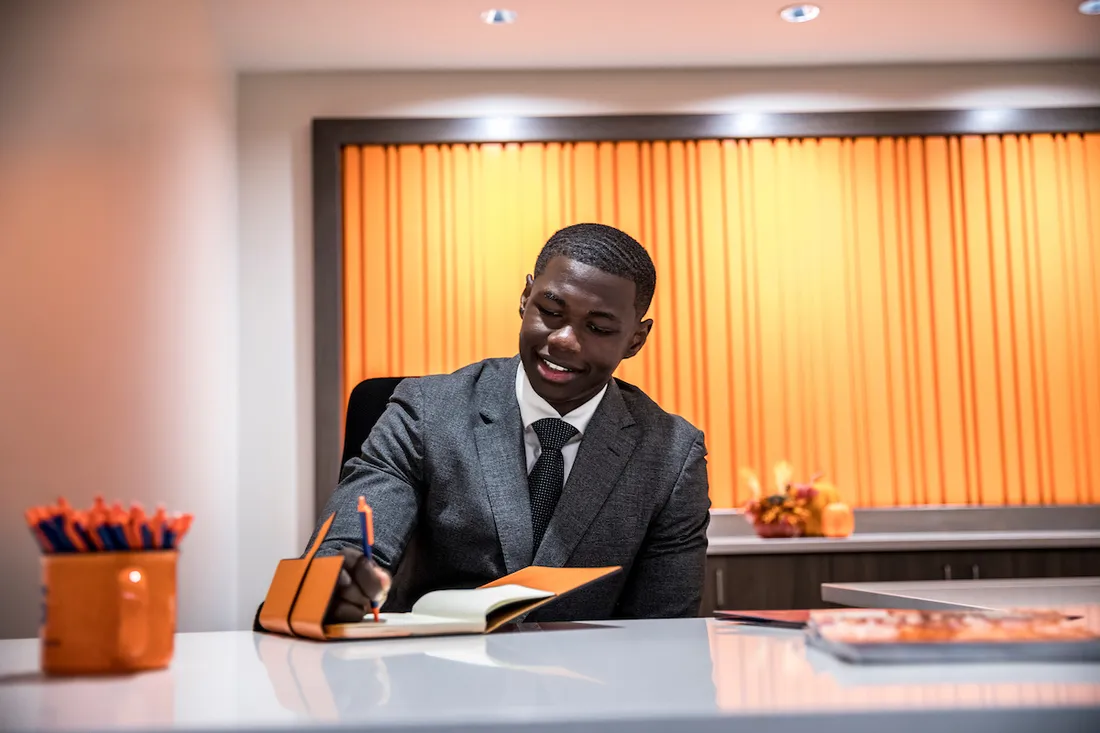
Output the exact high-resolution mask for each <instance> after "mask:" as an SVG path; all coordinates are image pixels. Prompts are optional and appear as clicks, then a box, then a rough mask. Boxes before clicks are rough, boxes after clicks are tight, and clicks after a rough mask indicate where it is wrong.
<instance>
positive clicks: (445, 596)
mask: <svg viewBox="0 0 1100 733" xmlns="http://www.w3.org/2000/svg"><path fill="white" fill-rule="evenodd" d="M553 596H554V594H553V593H551V592H550V591H545V590H535V589H534V588H527V587H525V586H522V585H498V586H495V587H492V588H469V589H465V590H437V591H432V592H431V593H428V594H426V595H425V596H423V597H422V598H421V599H420V600H419V601H417V602H416V603H415V604H413V607H412V612H413V614H414V615H421V614H424V615H427V616H442V617H445V618H453V619H462V620H465V621H470V622H475V621H476V622H477V623H479V624H481V628H482V629H483V630H484V628H485V620H486V617H488V616H489V614H491V613H492V612H493V611H495V610H497V609H498V608H502V607H504V606H507V605H509V604H512V603H517V602H519V601H534V600H537V599H540V598H552V597H553Z"/></svg>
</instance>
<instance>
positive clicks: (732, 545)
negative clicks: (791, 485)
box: [707, 525, 1100, 555]
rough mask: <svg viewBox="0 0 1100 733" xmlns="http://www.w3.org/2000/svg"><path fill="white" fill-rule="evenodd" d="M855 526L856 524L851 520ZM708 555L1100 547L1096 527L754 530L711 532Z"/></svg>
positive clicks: (1099, 533) (1099, 536)
mask: <svg viewBox="0 0 1100 733" xmlns="http://www.w3.org/2000/svg"><path fill="white" fill-rule="evenodd" d="M857 527H858V525H857ZM708 539H709V546H708V547H707V554H708V555H763V554H774V553H800V552H904V551H912V550H1027V549H1056V548H1072V547H1100V531H1097V530H1080V529H1078V530H1050V529H1047V530H1001V531H996V530H988V531H985V530H974V531H953V532H934V531H924V532H867V533H863V534H861V533H859V532H858V531H857V532H856V533H855V534H853V535H852V536H850V537H845V538H838V539H834V538H829V537H796V538H793V539H768V540H765V539H761V538H759V537H757V536H756V535H749V534H736V535H734V534H727V535H712V536H710V537H709V538H708Z"/></svg>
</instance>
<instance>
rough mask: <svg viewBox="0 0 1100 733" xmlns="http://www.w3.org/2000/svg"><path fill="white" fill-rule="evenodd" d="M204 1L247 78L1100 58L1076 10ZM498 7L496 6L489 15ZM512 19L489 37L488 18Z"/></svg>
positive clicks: (917, 3) (1043, 0) (1039, 4)
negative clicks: (498, 12)
mask: <svg viewBox="0 0 1100 733" xmlns="http://www.w3.org/2000/svg"><path fill="white" fill-rule="evenodd" d="M793 1H794V0H588V1H587V2H585V1H583V0H390V2H380V1H379V0H208V2H209V4H210V6H211V8H212V12H213V16H214V22H215V26H216V30H217V33H218V36H219V38H220V40H221V43H222V44H223V46H224V49H225V52H226V54H227V57H228V59H229V61H230V62H231V63H232V64H233V66H234V67H235V68H237V69H238V70H241V71H321V70H326V71H330V70H439V69H456V70H457V69H577V68H593V69H594V68H684V67H730V66H793V65H799V66H802V65H838V64H887V63H947V62H985V61H1002V62H1003V61H1039V60H1055V59H1060V60H1065V59H1080V58H1100V17H1086V16H1083V15H1081V14H1079V13H1078V12H1077V4H1078V0H817V4H818V5H820V6H821V8H822V12H821V15H820V16H819V17H818V18H817V19H816V20H814V21H812V22H809V23H802V24H797V25H794V24H790V23H786V22H783V21H782V20H780V18H779V17H778V11H779V9H780V7H781V6H783V5H785V4H787V3H788V2H793ZM494 3H497V4H495V5H494ZM491 7H496V8H507V9H510V10H515V11H516V12H517V13H518V14H519V19H518V22H517V23H515V24H514V25H507V26H488V25H485V24H484V23H482V22H481V19H480V14H481V12H482V11H484V10H487V9H489V8H491Z"/></svg>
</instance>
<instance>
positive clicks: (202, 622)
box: [0, 0, 292, 637]
mask: <svg viewBox="0 0 1100 733" xmlns="http://www.w3.org/2000/svg"><path fill="white" fill-rule="evenodd" d="M207 21H208V19H207V16H206V10H205V6H204V5H203V4H201V3H193V2H189V0H146V1H143V2H130V0H81V1H80V2H69V1H68V0H65V1H64V2H57V1H55V0H19V1H18V2H16V1H14V0H5V1H4V2H3V3H2V8H0V99H2V100H3V101H2V102H0V599H2V600H0V637H12V636H33V635H34V634H35V633H36V632H37V622H38V618H39V587H38V577H39V576H38V572H39V570H38V557H37V553H36V551H35V550H34V549H33V547H34V546H33V542H32V540H31V537H30V535H29V533H28V531H27V528H26V526H25V525H24V523H23V518H22V514H23V510H24V509H25V508H27V507H28V506H30V505H32V504H40V503H45V502H48V501H53V500H54V499H56V497H57V496H58V495H62V494H63V495H65V496H67V497H68V498H69V499H70V500H72V501H74V502H78V503H80V504H85V503H88V502H90V501H91V499H92V496H93V495H94V494H97V493H102V494H104V495H105V496H106V497H108V498H110V499H113V498H118V499H121V500H124V501H127V502H128V501H130V500H138V501H141V502H143V503H145V504H146V506H152V505H154V504H156V503H158V502H163V503H165V504H166V505H167V506H168V507H169V508H172V509H178V510H187V511H193V512H194V513H195V515H196V520H195V524H194V528H193V529H192V532H191V534H190V535H189V537H188V538H187V539H186V541H185V546H184V549H183V551H182V553H181V559H180V563H181V565H180V573H179V579H180V592H179V627H180V629H181V630H185V631H186V630H206V629H218V628H229V627H232V626H234V625H235V623H236V620H237V608H238V599H237V595H236V591H237V575H236V574H237V564H236V558H237V545H238V543H237V539H236V527H237V512H238V497H237V492H236V481H237V414H238V405H237V378H238V375H237V350H238V339H237V312H238V306H237V269H236V268H237V251H236V193H237V191H236V170H235V160H236V158H235V150H234V148H235V124H236V122H235V117H234V115H235V90H234V81H233V77H232V75H231V74H229V73H227V72H226V70H225V69H224V67H223V65H222V63H221V61H220V58H219V54H218V52H217V49H216V47H215V45H214V43H213V37H212V34H211V30H210V28H209V27H208V22H207ZM288 241H289V240H288ZM287 297H288V298H290V297H291V296H290V295H289V293H288V294H287ZM291 328H292V327H291V325H290V324H285V329H286V330H287V331H288V332H289V331H290V330H291ZM267 572H270V571H269V570H267Z"/></svg>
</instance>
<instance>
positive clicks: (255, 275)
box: [238, 64, 1100, 598]
mask: <svg viewBox="0 0 1100 733" xmlns="http://www.w3.org/2000/svg"><path fill="white" fill-rule="evenodd" d="M238 102H239V105H238V119H239V129H238V152H239V161H240V165H239V169H238V170H239V176H240V220H239V227H240V236H241V263H240V264H241V282H240V294H241V333H242V346H241V374H242V382H241V405H242V408H241V425H240V431H241V432H240V451H241V466H242V468H241V502H242V505H246V506H252V505H257V506H261V505H262V506H263V507H264V508H265V511H266V512H267V514H266V517H267V521H266V525H265V527H263V528H261V527H258V526H254V525H252V524H251V523H250V520H249V518H248V517H247V515H245V514H242V515H241V517H242V524H241V528H240V539H241V546H242V549H241V562H242V566H241V567H242V569H241V573H240V576H241V584H242V589H241V592H242V597H245V598H261V597H262V595H263V592H264V589H265V587H266V583H267V582H268V579H267V578H266V577H264V576H263V575H262V574H254V573H250V572H247V571H246V569H247V568H250V567H266V566H273V564H274V563H275V561H276V560H277V559H279V558H281V557H288V556H292V555H295V554H297V553H298V552H300V551H301V548H302V544H303V543H304V542H305V540H306V539H308V534H309V529H310V528H311V527H312V522H313V506H312V504H313V502H312V496H313V487H312V471H313V445H312V440H313V438H312V431H313V399H312V390H313V381H312V380H313V374H312V348H313V341H312V339H313V333H312V297H313V295H312V269H311V266H312V265H311V258H312V255H311V247H312V238H311V223H310V215H311V214H310V212H311V208H310V156H309V124H310V120H311V118H313V117H325V116H360V117H401V116H410V117H449V116H486V115H489V116H497V115H583V114H620V113H621V114H629V113H639V114H640V113H662V112H668V113H672V112H683V113H720V112H735V111H772V112H781V111H825V110H851V109H905V108H910V109H912V108H926V109H927V108H932V109H935V108H941V109H943V108H974V107H984V108H989V107H1060V106H1088V105H1100V65H1097V64H1092V65H1086V64H1073V65H1069V64H1066V65H1030V66H1024V65H1015V66H953V67H924V68H902V67H896V68H889V67H886V68H864V69H813V70H797V69H784V70H738V71H732V70H730V71H667V72H635V71H631V72H568V73H553V72H545V73H529V72H523V73H455V74H443V73H404V74H401V73H388V74H351V73H349V74H271V75H266V74H265V75H246V76H243V77H241V78H240V80H239V81H238ZM267 529H271V530H273V531H270V532H268V531H266V530H267Z"/></svg>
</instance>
